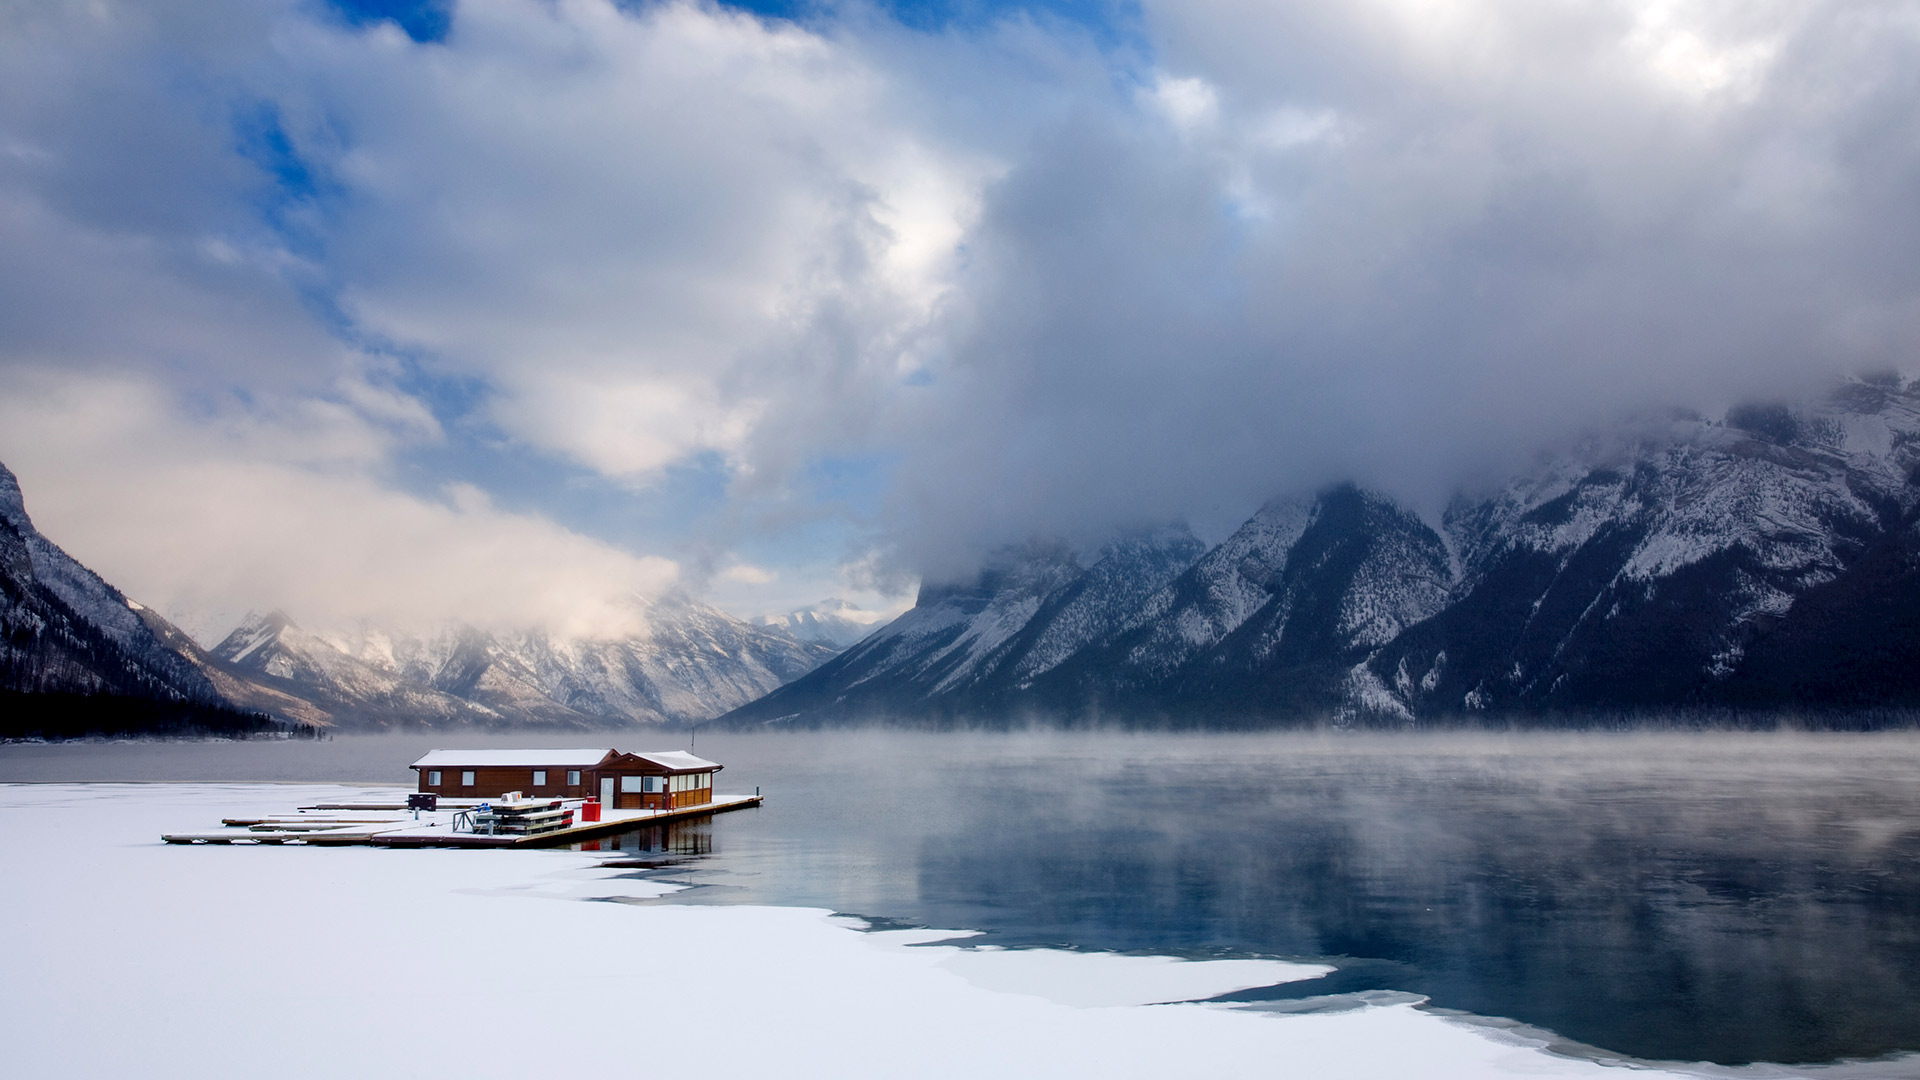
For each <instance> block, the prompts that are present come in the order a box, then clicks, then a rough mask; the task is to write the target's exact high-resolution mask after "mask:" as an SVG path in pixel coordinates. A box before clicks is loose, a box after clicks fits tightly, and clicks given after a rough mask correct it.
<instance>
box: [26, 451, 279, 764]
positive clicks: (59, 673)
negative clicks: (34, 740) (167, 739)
mask: <svg viewBox="0 0 1920 1080" xmlns="http://www.w3.org/2000/svg"><path fill="white" fill-rule="evenodd" d="M173 636H178V637H180V638H183V639H184V638H185V637H186V635H185V634H182V633H180V631H179V630H177V629H176V628H174V627H173V626H172V625H171V624H169V623H167V621H166V620H164V619H162V618H160V617H159V616H158V615H156V614H154V613H153V612H151V611H148V610H147V609H145V608H143V607H142V606H141V605H139V604H137V603H134V602H133V601H132V600H129V599H127V597H126V596H125V595H123V594H122V593H121V592H120V590H118V589H116V588H114V587H113V586H112V585H109V584H107V583H106V581H104V580H102V579H101V577H100V576H99V575H98V574H95V573H94V572H93V571H91V570H89V569H87V568H86V567H85V566H82V565H81V564H80V563H79V562H77V561H76V560H74V559H73V558H72V557H71V556H69V555H68V554H67V553H66V552H65V551H63V550H61V549H60V547H59V545H57V544H55V543H53V542H52V541H51V540H48V539H47V538H46V537H44V536H42V535H41V534H40V532H39V530H38V529H36V528H34V525H33V521H32V519H31V518H29V517H28V516H27V509H26V502H25V499H24V498H23V496H22V494H21V491H20V483H19V481H18V480H17V479H16V478H15V477H14V475H13V473H12V472H11V471H10V470H8V469H7V468H6V467H5V466H4V465H0V693H5V694H7V695H9V697H8V698H7V712H8V713H9V715H8V716H7V717H5V719H4V722H0V734H28V733H33V732H43V733H53V734H84V733H86V732H87V731H90V730H104V731H113V732H125V731H138V730H142V729H151V728H156V727H165V728H169V729H171V728H181V727H184V728H188V729H192V728H212V729H217V730H244V729H250V728H257V727H263V726H270V725H266V724H265V723H264V722H263V721H261V720H260V718H258V717H254V716H243V715H241V714H240V713H239V712H237V711H235V709H234V708H233V707H234V706H236V705H238V706H240V707H242V708H250V707H251V706H249V705H248V704H247V703H245V702H237V701H235V700H234V699H233V698H230V697H229V696H227V695H226V694H224V693H223V692H222V688H221V686H220V685H218V684H217V683H216V681H215V680H214V679H213V678H211V677H209V675H208V673H207V672H206V671H205V670H204V669H203V668H202V667H201V666H200V665H199V664H197V663H196V662H195V661H194V660H193V659H192V658H190V657H187V656H183V655H182V654H181V653H180V652H178V651H177V650H176V649H175V648H173V647H172V645H171V644H170V638H171V637H173ZM12 695H18V696H12Z"/></svg>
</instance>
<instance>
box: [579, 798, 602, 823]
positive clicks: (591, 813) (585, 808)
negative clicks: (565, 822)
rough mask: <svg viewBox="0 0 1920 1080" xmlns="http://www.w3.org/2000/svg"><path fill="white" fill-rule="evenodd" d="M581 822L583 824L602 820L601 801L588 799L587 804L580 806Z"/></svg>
mask: <svg viewBox="0 0 1920 1080" xmlns="http://www.w3.org/2000/svg"><path fill="white" fill-rule="evenodd" d="M580 820H581V821H583V822H584V821H599V820H600V800H599V799H588V800H587V801H586V802H583V803H581V804H580Z"/></svg>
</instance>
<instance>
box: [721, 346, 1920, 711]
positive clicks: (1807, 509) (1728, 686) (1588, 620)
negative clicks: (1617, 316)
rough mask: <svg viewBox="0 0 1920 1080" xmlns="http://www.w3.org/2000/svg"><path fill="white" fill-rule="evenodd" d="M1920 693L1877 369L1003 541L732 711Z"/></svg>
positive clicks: (1563, 704)
mask: <svg viewBox="0 0 1920 1080" xmlns="http://www.w3.org/2000/svg"><path fill="white" fill-rule="evenodd" d="M1916 705H1920V385H1913V384H1906V383H1904V382H1903V381H1901V380H1900V379H1898V378H1896V377H1891V376H1890V377H1885V378H1876V379H1861V380H1854V381H1850V382H1848V383H1846V384H1844V385H1842V386H1840V387H1839V388H1837V390H1836V391H1835V392H1834V393H1833V394H1832V395H1831V396H1830V397H1827V398H1824V399H1822V400H1820V401H1817V402H1811V403H1807V404H1803V405H1799V406H1795V407H1789V406H1786V405H1770V406H1748V407H1743V408H1738V409H1734V410H1730V411H1729V412H1728V413H1727V414H1726V415H1725V416H1724V417H1721V418H1707V417H1702V416H1698V415H1693V414H1675V415H1671V416H1666V417H1662V418H1659V419H1658V420H1657V421H1652V422H1648V423H1645V424H1642V425H1639V426H1637V427H1635V428H1633V429H1632V430H1627V431H1622V432H1616V433H1614V434H1612V435H1610V436H1608V437H1604V438H1598V437H1597V438H1592V439H1589V440H1588V441H1586V442H1585V443H1583V444H1581V445H1579V446H1577V447H1575V448H1573V449H1571V450H1568V451H1565V452H1563V453H1559V454H1556V455H1552V456H1548V457H1544V458H1542V459H1540V460H1539V461H1537V462H1536V463H1535V464H1534V465H1533V466H1532V467H1531V468H1529V469H1527V470H1525V471H1523V472H1522V473H1521V474H1519V475H1516V476H1513V477H1511V478H1509V479H1508V481H1507V482H1506V483H1504V484H1503V485H1500V486H1498V487H1495V488H1493V489H1491V490H1480V491H1476V492H1463V493H1461V494H1460V495H1458V496H1457V497H1456V498H1454V499H1453V500H1452V501H1451V503H1450V504H1449V505H1448V506H1447V507H1446V509H1445V510H1444V512H1443V513H1441V514H1439V515H1437V517H1434V518H1429V517H1426V516H1422V515H1420V514H1417V513H1415V512H1413V511H1412V510H1410V509H1409V508H1407V507H1405V506H1401V505H1399V504H1397V503H1396V502H1395V501H1394V500H1393V499H1391V498H1388V497H1387V496H1385V495H1383V494H1380V493H1378V492H1373V491H1368V490H1364V489H1362V488H1359V487H1356V486H1354V485H1351V484H1342V485H1337V486H1334V487H1332V488H1329V489H1327V490H1324V491H1322V492H1320V493H1318V494H1317V495H1316V496H1314V497H1311V498H1305V499H1289V500H1279V501H1275V502H1272V503H1269V504H1268V505H1266V506H1264V507H1262V508H1261V509H1260V510H1259V512H1258V513H1256V514H1255V515H1254V516H1253V517H1252V518H1251V519H1249V520H1248V521H1247V522H1246V523H1245V524H1244V525H1242V526H1241V527H1240V528H1239V529H1238V530H1237V531H1236V532H1234V533H1233V534H1232V535H1231V536H1230V537H1228V538H1227V539H1226V540H1225V541H1224V542H1222V543H1220V544H1219V545H1217V546H1215V547H1213V548H1212V549H1210V550H1209V549H1206V548H1205V546H1204V545H1201V544H1200V543H1198V542H1197V541H1196V540H1194V538H1193V537H1192V535H1191V534H1190V533H1188V532H1187V531H1186V530H1184V529H1181V528H1177V527H1176V528H1169V529H1164V530H1161V531H1159V532H1157V533H1151V534H1144V535H1136V536H1129V537H1125V538H1122V539H1121V540H1118V541H1116V542H1114V543H1112V544H1109V545H1108V546H1107V547H1106V548H1105V549H1103V550H1101V551H1099V552H1095V553H1091V554H1089V555H1087V556H1086V557H1084V558H1082V557H1080V556H1079V555H1077V554H1076V553H1075V552H1073V551H1070V550H1068V549H1066V548H1064V547H1062V546H1060V545H1050V544H1045V543H1030V544H1026V545H1022V546H1019V547H1015V548H1009V549H1006V550H1003V551H1001V552H999V553H998V554H996V555H995V556H994V557H993V558H992V559H990V560H989V561H988V563H987V565H986V566H985V567H983V568H982V569H981V570H980V571H979V572H978V573H977V574H976V575H973V576H972V577H970V578H968V579H966V580H963V581H959V582H949V583H942V584H929V585H923V587H922V589H921V592H920V596H919V598H918V602H917V603H916V605H915V606H914V607H913V608H912V609H911V610H909V611H908V612H907V613H905V614H904V615H902V616H901V617H900V618H899V619H898V620H896V621H895V622H893V623H892V624H890V625H888V626H886V627H885V628H883V629H881V630H879V631H878V632H876V633H874V634H873V635H871V636H869V637H868V638H866V639H865V640H863V641H861V642H859V643H858V644H856V645H855V646H853V647H852V648H850V649H848V650H847V651H846V652H844V653H842V654H841V655H840V656H838V657H836V658H834V659H833V660H832V661H829V662H828V663H826V664H823V665H821V666H820V667H819V668H817V669H815V670H814V671H813V672H812V673H810V674H808V675H807V676H805V677H803V678H801V679H798V680H795V681H794V682H792V683H789V684H787V685H786V686H783V687H781V688H779V689H778V690H775V691H774V692H772V693H770V694H768V695H767V696H766V697H765V698H762V699H761V700H759V701H756V702H753V703H751V704H749V705H746V706H744V707H742V708H740V709H736V710H735V711H734V712H732V713H731V714H729V715H728V716H727V717H726V718H725V720H726V721H727V722H729V723H735V724H763V723H786V724H800V725H813V724H827V723H839V722H853V721H871V720H887V721H895V722H910V723H977V722H985V723H999V722H1007V721H1008V720H1016V719H1019V718H1022V717H1039V718H1046V719H1048V720H1051V721H1055V722H1060V721H1064V722H1100V721H1120V722H1146V723H1175V724H1193V725H1242V724H1265V723H1276V722H1299V721H1303V720H1316V721H1319V720H1331V721H1333V722H1335V723H1339V724H1385V725H1391V726H1405V725H1412V724H1421V723H1452V722H1458V721H1461V720H1465V719H1471V720H1488V719H1492V720H1498V721H1499V722H1506V723H1512V722H1521V723H1545V724H1559V723H1586V722H1591V720H1592V718H1594V717H1596V716H1625V715H1648V714H1664V715H1673V714H1675V713H1676V712H1678V713H1681V714H1700V713H1717V712H1718V713H1724V712H1730V711H1735V710H1774V711H1777V710H1783V709H1784V710H1794V711H1800V712H1805V713H1808V714H1811V715H1813V716H1814V720H1813V722H1819V723H1856V722H1860V720H1859V716H1860V715H1861V714H1860V711H1861V710H1871V709H1902V708H1910V707H1913V706H1916ZM1822 717H1824V718H1825V719H1821V718H1822ZM1849 717H1850V718H1851V719H1847V718H1849Z"/></svg>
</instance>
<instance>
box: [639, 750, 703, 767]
mask: <svg viewBox="0 0 1920 1080" xmlns="http://www.w3.org/2000/svg"><path fill="white" fill-rule="evenodd" d="M633 756H634V757H637V758H645V759H647V760H648V761H651V762H653V763H654V764H655V765H658V766H660V767H661V768H663V769H669V770H672V771H674V772H698V771H700V770H702V769H718V768H721V767H722V766H721V765H719V764H718V763H716V762H712V761H708V760H707V759H706V758H700V757H694V756H693V755H692V754H689V753H687V752H686V751H685V750H645V751H642V752H640V753H637V754H634V755H633Z"/></svg>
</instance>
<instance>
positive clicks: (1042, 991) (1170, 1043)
mask: <svg viewBox="0 0 1920 1080" xmlns="http://www.w3.org/2000/svg"><path fill="white" fill-rule="evenodd" d="M361 794H365V792H364V791H362V790H361V789H353V788H341V787H337V786H330V785H213V784H200V785H157V784H156V785H5V786H0V860H4V861H3V863H0V865H4V866H5V867H6V873H5V875H4V876H0V972H3V973H4V975H3V976H0V1046H4V1047H5V1052H4V1053H5V1060H6V1070H5V1071H6V1073H7V1075H10V1076H20V1077H37V1076H55V1075H59V1076H76V1077H94V1076H102V1077H104V1076H141V1077H173V1076H179V1077H196V1078H205V1077H229V1076H233V1077H238V1076H247V1077H255V1076H274V1077H308V1076H311V1077H327V1078H329V1080H336V1078H340V1077H387V1076H401V1075H418V1076H462V1077H517V1076H534V1075H554V1074H556V1073H565V1074H576V1073H577V1074H584V1075H599V1076H628V1075H640V1074H667V1073H674V1072H680V1071H697V1072H698V1074H699V1075H705V1076H742V1077H745V1076H762V1077H811V1076H835V1077H861V1076H885V1077H940V1076H955V1077H969V1078H977V1077H979V1076H982V1075H988V1076H1002V1077H1024V1076H1048V1077H1059V1076H1099V1077H1154V1078H1156V1080H1162V1078H1165V1077H1169V1076H1191V1075H1200V1076H1227V1077H1237V1076H1298V1077H1381V1078H1389V1077H1390V1078H1394V1080H1402V1078H1409V1077H1492V1076H1501V1077H1505V1076H1552V1077H1580V1076H1600V1075H1619V1074H1620V1073H1621V1070H1620V1069H1619V1068H1616V1067H1610V1066H1607V1065H1603V1064H1600V1063H1597V1062H1594V1061H1589V1060H1582V1059H1576V1058H1568V1057H1560V1056H1556V1055H1554V1054H1551V1053H1548V1052H1546V1051H1545V1050H1544V1049H1542V1048H1541V1045H1540V1043H1539V1042H1538V1041H1537V1040H1529V1039H1526V1038H1522V1037H1519V1036H1516V1035H1514V1034H1512V1033H1505V1034H1502V1033H1500V1032H1497V1031H1493V1030H1491V1029H1487V1028H1484V1027H1475V1026H1472V1025H1468V1024H1464V1023H1461V1022H1458V1021H1455V1020H1450V1019H1448V1018H1446V1017H1443V1016H1440V1015H1436V1014H1433V1013H1428V1012H1423V1011H1421V1010H1419V1009H1416V1008H1414V1007H1413V1006H1412V1005H1411V1004H1408V1003H1404V1002H1400V1001H1397V1000H1394V1001H1391V1003H1387V1004H1381V1005H1377V1006H1369V1007H1361V1008H1354V1009H1350V1010H1347V1011H1327V1012H1315V1013H1305V1014H1293V1015H1284V1014H1275V1013H1271V1012H1256V1011H1248V1010H1242V1009H1235V1008H1232V1007H1228V1006H1224V1005H1217V1004H1216V1005H1207V1004H1196V1003H1191V1002H1193V1001H1194V999H1199V998H1205V997H1211V996H1215V995H1218V994H1221V993H1224V992H1227V991H1229V990H1233V989H1236V988H1244V987H1249V986H1262V985H1270V984H1274V983H1278V982H1282V981H1287V980H1293V979H1300V978H1308V977H1312V976H1313V975H1315V974H1317V972H1318V971H1319V970H1320V969H1317V968H1314V967H1312V966H1310V965H1303V964H1289V963H1283V962H1279V961H1259V960H1231V961H1184V960H1176V959H1172V958H1164V957H1137V956H1116V955H1110V954H1082V953H1074V952H1068V951H1056V950H1002V949H995V948H980V947H973V946H972V945H971V944H970V943H969V942H968V941H967V940H966V937H965V935H960V934H955V933H953V932H944V931H936V930H908V931H888V932H878V933H875V932H863V930H862V928H861V927H860V926H858V925H856V922H855V920H850V919H847V918H845V917H836V916H834V915H832V914H831V913H829V912H826V911H820V910H813V909H798V908H770V907H744V906H706V907H702V906H693V905H681V904H667V905H648V904H638V905H636V904H634V903H603V902H589V901H604V900H634V899H646V898H651V897H657V896H660V895H663V894H665V893H666V892H668V891H671V890H672V889H674V888H675V886H674V885H673V884H671V883H668V882H662V881H658V880H653V879H649V878H646V877H643V876H638V875H634V874H631V873H629V872H624V871H619V870H611V869H606V868H603V867H601V866H600V865H599V860H600V856H597V855H595V854H592V853H575V852H565V851H512V852H505V851H447V850H422V851H395V850H381V849H368V848H338V849H331V848H330V849H311V848H286V847H253V846H244V845H243V846H233V847H169V846H165V845H163V844H161V843H160V842H159V835H160V833H161V832H163V831H170V830H180V829H204V828H206V827H207V826H208V825H209V824H210V823H211V822H213V821H215V820H217V819H218V818H219V817H221V816H228V815H242V814H250V813H260V812H263V811H277V810H281V809H284V808H285V807H287V806H290V805H294V804H296V803H301V802H317V801H323V800H335V801H337V800H341V799H344V798H349V797H352V796H355V795H361ZM942 941H947V942H951V943H950V944H929V943H930V942H942ZM1385 997H1387V998H1389V999H1391V996H1390V995H1389V996H1385ZM1154 1002H1186V1003H1182V1004H1150V1003H1154ZM1634 1075H1636V1076H1641V1077H1648V1076H1661V1075H1678V1074H1674V1073H1661V1072H1658V1071H1655V1070H1635V1071H1634Z"/></svg>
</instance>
